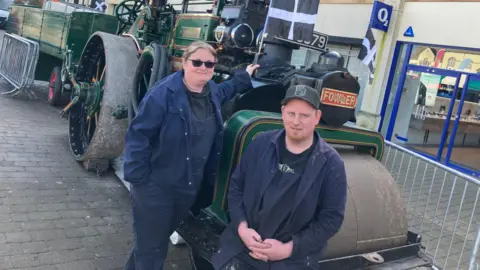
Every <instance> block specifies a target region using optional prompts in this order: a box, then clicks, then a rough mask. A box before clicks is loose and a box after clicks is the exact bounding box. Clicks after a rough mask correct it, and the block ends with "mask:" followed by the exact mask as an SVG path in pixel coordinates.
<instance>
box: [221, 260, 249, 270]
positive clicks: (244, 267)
mask: <svg viewBox="0 0 480 270" xmlns="http://www.w3.org/2000/svg"><path fill="white" fill-rule="evenodd" d="M218 270H257V268H255V267H253V266H251V265H249V264H247V263H246V262H244V261H243V260H241V259H240V258H238V257H233V258H232V259H230V260H229V261H228V262H227V263H226V264H224V265H223V266H222V267H220V269H218Z"/></svg>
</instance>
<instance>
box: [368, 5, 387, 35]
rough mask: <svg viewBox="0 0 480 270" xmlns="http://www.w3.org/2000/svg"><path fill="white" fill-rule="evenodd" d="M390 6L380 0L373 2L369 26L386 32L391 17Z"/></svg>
mask: <svg viewBox="0 0 480 270" xmlns="http://www.w3.org/2000/svg"><path fill="white" fill-rule="evenodd" d="M392 9H393V8H392V6H390V5H387V4H385V3H383V2H380V1H378V0H377V1H375V2H374V3H373V8H372V15H371V17H370V26H371V27H372V28H375V29H378V30H381V31H384V32H387V31H388V26H389V25H390V20H391V18H392Z"/></svg>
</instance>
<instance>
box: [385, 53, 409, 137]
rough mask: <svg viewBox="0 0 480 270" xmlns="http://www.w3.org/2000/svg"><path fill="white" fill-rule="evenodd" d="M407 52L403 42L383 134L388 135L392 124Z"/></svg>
mask: <svg viewBox="0 0 480 270" xmlns="http://www.w3.org/2000/svg"><path fill="white" fill-rule="evenodd" d="M406 53H407V46H406V45H403V44H401V45H400V54H399V56H398V60H397V65H396V67H395V74H394V77H393V81H392V85H391V87H390V95H389V96H388V100H387V108H386V109H385V115H384V116H383V124H382V129H381V131H380V132H381V133H382V135H383V136H386V134H387V130H388V126H389V124H390V119H391V118H390V117H391V116H392V109H393V103H394V101H395V95H396V93H397V87H398V83H399V80H400V76H401V71H402V65H403V62H404V60H405V54H406Z"/></svg>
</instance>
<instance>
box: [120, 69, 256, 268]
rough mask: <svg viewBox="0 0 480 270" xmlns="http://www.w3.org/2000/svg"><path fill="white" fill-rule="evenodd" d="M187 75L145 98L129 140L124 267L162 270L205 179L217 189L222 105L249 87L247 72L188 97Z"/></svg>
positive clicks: (161, 84) (156, 88)
mask: <svg viewBox="0 0 480 270" xmlns="http://www.w3.org/2000/svg"><path fill="white" fill-rule="evenodd" d="M182 78H183V71H179V72H176V73H175V74H172V75H170V76H169V77H167V78H166V79H164V80H163V81H161V82H159V83H158V84H157V85H155V86H154V87H153V88H152V89H151V90H150V91H149V92H148V93H147V94H146V95H145V97H144V98H143V100H142V102H141V104H140V106H139V111H138V113H137V115H136V117H135V118H134V119H133V120H132V123H131V124H130V126H129V128H128V130H127V134H126V138H125V139H126V141H125V158H124V174H125V175H124V178H125V180H126V181H127V182H130V183H131V190H130V192H131V207H132V213H133V229H134V245H133V250H132V254H131V256H130V258H129V260H128V262H127V265H126V267H125V269H128V270H133V269H135V270H147V269H148V270H161V269H163V264H164V261H165V258H166V256H167V251H168V241H169V237H170V235H171V234H172V233H173V231H174V230H175V227H176V226H177V225H178V223H179V222H180V221H181V220H182V219H183V218H184V217H186V215H188V212H189V210H190V208H191V207H192V205H193V203H194V202H195V199H196V195H197V193H198V191H199V189H200V187H201V186H202V181H209V182H210V184H211V185H213V182H214V179H215V174H216V170H217V167H218V164H219V157H220V152H221V146H222V138H223V119H222V116H221V105H222V104H223V103H224V102H225V101H227V100H229V99H231V98H232V97H233V96H234V95H235V94H236V93H237V92H241V91H244V90H246V89H248V88H250V87H251V80H250V76H249V75H248V73H247V72H246V71H238V72H236V74H235V76H234V77H233V78H232V79H231V80H229V81H227V82H225V83H222V84H218V85H217V84H215V83H214V82H209V83H208V85H207V86H206V91H204V92H203V93H201V94H197V95H195V94H192V93H189V91H188V89H187V88H186V87H185V85H184V83H183V80H182Z"/></svg>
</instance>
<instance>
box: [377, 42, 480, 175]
mask: <svg viewBox="0 0 480 270" xmlns="http://www.w3.org/2000/svg"><path fill="white" fill-rule="evenodd" d="M418 45H420V46H429V47H440V46H439V45H433V44H422V43H408V42H397V44H396V46H395V49H394V55H393V59H392V65H391V68H390V72H389V75H388V80H387V86H386V91H385V95H384V99H383V102H382V109H381V112H380V114H381V119H380V125H379V128H378V131H379V132H381V131H382V127H383V126H384V125H386V126H385V127H386V128H387V129H386V131H385V129H384V133H385V134H384V135H385V140H389V141H390V140H391V139H392V135H393V131H394V127H395V123H396V119H397V113H398V110H399V105H400V100H401V98H402V90H403V87H404V82H405V79H406V76H407V72H408V71H416V72H424V73H431V74H438V75H443V76H449V77H454V78H456V82H455V86H454V89H453V94H452V97H451V98H450V102H449V108H448V112H447V115H446V119H451V116H452V114H453V113H455V115H460V114H461V112H462V109H463V105H464V102H465V94H466V92H467V90H468V87H463V89H462V90H461V93H458V89H459V88H458V85H459V83H460V79H461V77H462V76H465V77H466V79H465V83H464V86H469V82H470V81H471V80H472V79H475V80H480V74H478V73H477V74H475V73H472V72H467V71H458V70H451V69H442V68H432V67H428V66H421V65H416V64H410V56H411V54H412V48H413V46H418ZM441 47H442V48H445V49H460V50H468V51H472V52H475V51H476V52H480V49H471V48H461V47H452V46H441ZM405 48H406V50H405ZM403 51H405V54H404V59H403V62H402V63H399V61H400V57H401V54H403ZM449 58H450V57H449ZM422 60H423V59H422ZM448 60H449V59H444V62H447V61H448ZM397 68H399V69H400V74H399V78H398V85H397V86H396V87H394V89H392V84H393V81H394V77H395V75H396V74H395V73H396V69H397ZM392 91H394V92H392ZM392 93H394V94H395V96H394V101H393V108H392V110H391V114H390V121H386V122H384V119H385V115H386V110H387V104H388V100H389V99H390V98H391V94H392ZM458 94H460V100H459V101H458V99H457V97H458ZM456 100H457V102H458V107H457V109H456V112H454V105H455V102H456ZM454 119H455V120H454V121H453V126H451V125H452V124H450V121H445V122H444V126H443V131H442V132H441V139H440V145H439V146H438V151H437V154H436V155H430V154H426V153H422V152H420V151H416V150H415V149H411V150H413V151H415V152H418V153H419V154H422V155H424V156H426V157H428V158H430V159H432V160H435V161H438V162H441V163H443V164H445V165H447V166H448V167H451V168H453V169H456V170H459V171H462V172H463V173H466V174H469V175H473V176H476V177H479V176H480V168H479V169H478V170H473V169H470V168H466V167H464V166H462V165H459V164H456V163H454V162H452V161H451V157H452V151H453V146H454V143H455V137H456V133H457V130H458V126H459V123H460V117H455V118H454ZM449 128H450V129H451V136H450V139H449V140H448V142H447V141H446V138H447V137H448V130H449ZM396 139H399V140H402V139H403V140H407V139H406V138H401V137H398V136H397V137H396ZM479 143H480V142H479ZM445 144H447V149H445ZM445 150H446V155H445V157H444V160H443V161H442V154H443V153H444V152H445Z"/></svg>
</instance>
